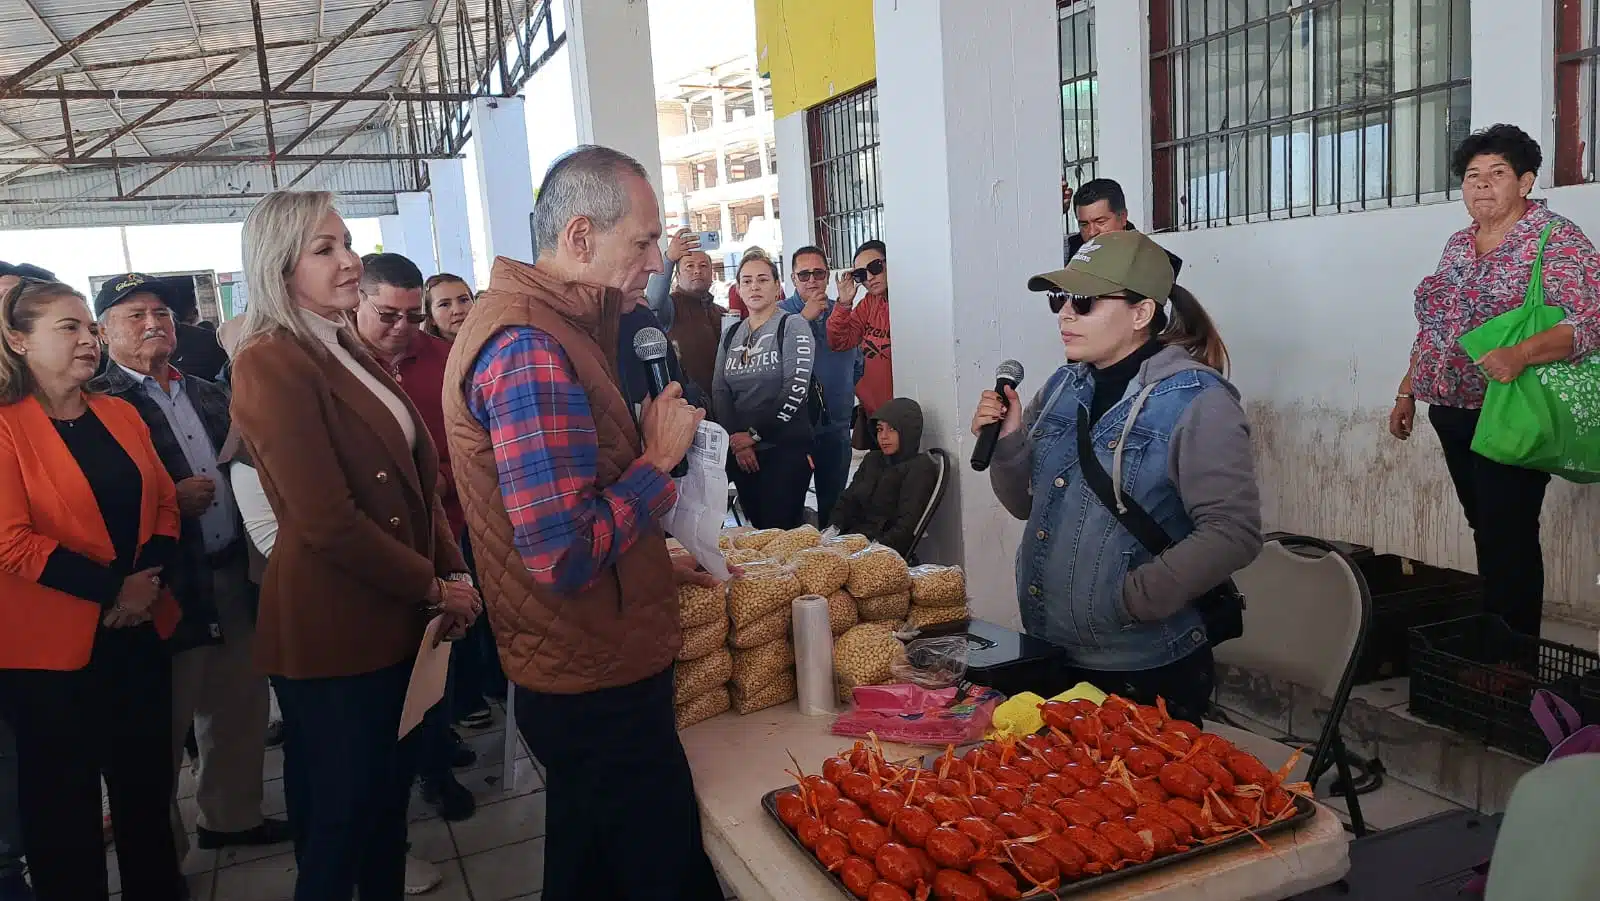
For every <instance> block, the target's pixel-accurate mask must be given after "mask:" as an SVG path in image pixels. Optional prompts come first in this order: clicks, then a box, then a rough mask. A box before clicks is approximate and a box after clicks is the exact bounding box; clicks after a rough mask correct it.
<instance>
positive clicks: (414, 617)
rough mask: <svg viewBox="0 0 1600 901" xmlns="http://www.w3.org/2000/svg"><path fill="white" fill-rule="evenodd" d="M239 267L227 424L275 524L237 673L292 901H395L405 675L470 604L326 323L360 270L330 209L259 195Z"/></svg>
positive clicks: (390, 428) (426, 505)
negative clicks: (275, 814)
mask: <svg viewBox="0 0 1600 901" xmlns="http://www.w3.org/2000/svg"><path fill="white" fill-rule="evenodd" d="M244 263H245V276H246V278H247V279H248V283H249V286H250V307H249V310H248V312H246V314H245V319H244V325H243V326H242V328H241V333H240V335H239V337H238V352H237V354H236V356H235V358H234V369H233V417H234V422H235V423H236V424H237V425H238V427H239V430H240V433H241V435H242V436H243V441H244V444H245V447H246V448H247V450H248V451H249V454H250V457H251V458H252V459H253V460H254V462H255V465H256V469H257V472H258V473H259V475H260V477H261V484H262V487H263V488H264V489H265V491H266V494H267V498H268V500H269V501H270V502H271V505H272V509H273V511H274V512H275V513H276V514H277V519H278V535H277V539H276V542H275V543H274V546H273V552H272V555H271V557H270V559H269V561H268V563H267V570H266V573H265V575H264V577H263V580H262V586H261V612H260V617H259V623H258V625H257V629H256V659H257V662H258V663H259V664H260V665H261V666H262V668H263V669H264V670H266V672H267V674H268V675H269V676H271V677H272V683H273V687H274V689H275V690H276V692H277V695H278V702H279V706H280V707H281V708H282V709H283V721H284V780H285V785H284V787H285V794H286V796H287V800H288V803H289V820H290V824H291V826H292V827H293V828H294V832H295V858H296V862H297V865H298V867H299V874H298V878H297V882H296V885H295V901H350V899H351V897H352V894H353V893H354V892H355V891H357V890H359V892H360V897H361V899H362V901H398V899H400V898H401V897H402V895H403V891H404V873H405V849H406V808H407V803H408V801H409V797H410V785H411V778H412V768H411V764H410V761H409V760H407V759H406V757H407V755H406V754H405V753H404V752H403V751H402V745H401V743H400V742H399V741H398V733H399V725H400V715H401V709H402V707H403V705H404V701H405V694H406V687H407V683H408V682H409V679H410V673H411V668H412V665H413V663H414V661H415V657H416V653H417V647H418V645H419V643H420V642H421V640H422V635H423V630H424V628H425V626H426V624H427V622H428V620H429V618H430V617H431V616H433V615H443V616H445V617H446V618H447V625H448V626H449V627H450V631H451V633H452V634H459V633H460V632H461V631H464V630H465V628H466V627H467V626H468V625H470V624H471V623H472V621H473V620H474V619H475V618H476V617H477V615H478V612H479V610H480V609H481V606H482V605H481V601H480V600H479V598H478V594H477V592H476V591H475V590H474V589H473V588H472V584H471V581H470V577H468V576H467V575H466V567H465V565H464V564H463V562H462V560H461V554H460V551H459V550H458V549H457V547H456V543H455V539H454V538H453V537H452V536H451V534H450V527H449V525H448V523H447V522H446V520H445V516H444V512H443V510H442V508H441V507H440V504H439V498H438V486H437V479H438V473H439V463H438V453H437V451H436V449H435V448H434V445H433V443H432V441H431V440H430V439H429V437H428V431H427V429H426V427H425V426H424V425H423V423H422V420H421V418H420V417H419V416H418V414H417V410H416V408H415V407H413V406H412V404H411V402H410V401H409V400H407V398H406V395H405V393H404V392H402V391H401V390H400V389H399V387H398V386H397V385H396V384H395V383H394V381H393V380H392V379H391V378H390V377H389V375H388V374H387V373H386V372H385V371H384V370H383V368H382V367H381V366H379V365H378V364H377V363H376V362H374V361H373V359H372V358H371V357H370V356H368V354H367V353H366V351H365V350H363V349H362V346H361V343H360V341H359V339H357V338H356V337H355V335H353V334H352V333H351V332H350V330H349V327H348V325H347V324H346V323H347V317H346V314H347V313H348V312H349V311H350V310H352V309H354V308H355V306H356V304H357V303H358V302H359V298H360V295H359V294H358V292H357V286H358V285H359V284H360V279H361V260H360V257H358V256H357V255H356V254H355V252H354V251H352V250H351V248H350V235H349V232H348V231H347V230H346V228H345V225H344V221H343V220H342V219H341V218H340V217H339V214H338V213H337V212H335V211H334V208H333V197H332V195H330V194H327V193H326V192H291V191H283V192H278V193H275V194H272V195H269V196H268V197H266V198H264V199H262V200H261V202H260V203H258V204H257V205H256V206H255V208H254V209H253V210H252V211H251V213H250V215H249V217H248V218H247V219H246V220H245V225H244Z"/></svg>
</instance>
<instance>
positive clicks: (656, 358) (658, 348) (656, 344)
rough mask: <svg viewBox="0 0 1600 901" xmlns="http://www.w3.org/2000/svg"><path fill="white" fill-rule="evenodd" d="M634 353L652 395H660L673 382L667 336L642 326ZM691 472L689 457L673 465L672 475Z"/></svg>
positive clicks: (675, 476) (635, 338) (678, 475)
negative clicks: (641, 364)
mask: <svg viewBox="0 0 1600 901" xmlns="http://www.w3.org/2000/svg"><path fill="white" fill-rule="evenodd" d="M633 355H634V356H636V357H638V358H639V362H641V363H643V364H644V372H645V378H646V379H647V380H648V381H649V382H650V396H651V397H660V396H661V392H663V391H665V390H667V386H668V385H670V384H672V373H670V372H668V371H667V336H666V335H664V334H662V332H661V329H658V328H642V329H639V330H638V331H637V332H635V333H634V335H633ZM688 474H689V459H688V458H687V457H685V458H684V459H682V460H679V461H678V465H677V466H674V467H672V477H673V478H675V479H681V478H683V477H684V476H686V475H688Z"/></svg>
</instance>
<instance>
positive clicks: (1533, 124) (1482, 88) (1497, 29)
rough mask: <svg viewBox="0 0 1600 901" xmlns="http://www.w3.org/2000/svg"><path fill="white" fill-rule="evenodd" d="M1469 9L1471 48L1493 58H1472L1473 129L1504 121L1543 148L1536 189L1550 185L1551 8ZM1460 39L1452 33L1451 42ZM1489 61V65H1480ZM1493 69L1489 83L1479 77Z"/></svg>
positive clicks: (1489, 3)
mask: <svg viewBox="0 0 1600 901" xmlns="http://www.w3.org/2000/svg"><path fill="white" fill-rule="evenodd" d="M1471 7H1472V24H1471V35H1472V46H1473V47H1475V48H1478V49H1479V50H1481V51H1482V50H1487V48H1489V47H1493V48H1495V50H1494V52H1493V53H1487V52H1484V53H1481V54H1479V53H1474V54H1473V55H1472V61H1473V69H1474V71H1473V75H1474V76H1475V77H1474V78H1473V79H1472V127H1473V129H1475V130H1476V129H1479V128H1488V127H1489V126H1491V125H1496V124H1498V123H1501V122H1509V123H1510V124H1512V125H1515V126H1517V127H1518V128H1521V129H1522V130H1523V131H1526V132H1527V133H1528V134H1530V135H1533V137H1534V138H1535V139H1537V140H1538V141H1539V144H1540V146H1541V147H1542V148H1543V149H1544V153H1545V159H1546V161H1547V162H1546V165H1544V166H1543V167H1541V169H1540V171H1539V185H1540V186H1541V187H1549V186H1551V185H1553V184H1554V183H1555V166H1554V165H1552V164H1550V163H1549V162H1548V161H1549V160H1550V159H1552V158H1553V157H1554V156H1555V147H1556V131H1555V117H1554V116H1552V115H1551V114H1550V111H1551V110H1553V109H1555V108H1556V88H1555V52H1556V48H1555V16H1556V12H1555V4H1553V3H1538V4H1530V3H1526V2H1524V0H1475V2H1474V3H1472V5H1471ZM1464 37H1465V36H1464V35H1462V34H1461V30H1460V29H1457V31H1456V34H1455V35H1454V36H1453V39H1454V40H1455V41H1457V42H1459V41H1461V40H1462V39H1463V38H1464ZM1485 57H1488V58H1489V59H1490V60H1491V62H1489V63H1487V64H1486V63H1485V62H1484V58H1485ZM1489 67H1492V68H1493V70H1494V77H1493V78H1483V77H1481V73H1482V72H1483V70H1484V69H1485V68H1489Z"/></svg>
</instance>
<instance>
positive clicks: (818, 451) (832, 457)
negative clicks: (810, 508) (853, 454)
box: [811, 429, 850, 526]
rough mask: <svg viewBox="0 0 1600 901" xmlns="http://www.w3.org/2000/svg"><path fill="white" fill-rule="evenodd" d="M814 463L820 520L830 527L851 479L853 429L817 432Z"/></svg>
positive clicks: (813, 453)
mask: <svg viewBox="0 0 1600 901" xmlns="http://www.w3.org/2000/svg"><path fill="white" fill-rule="evenodd" d="M811 465H812V466H813V467H815V470H816V471H815V472H814V473H813V474H812V475H813V478H815V479H816V481H817V522H818V523H821V524H822V525H824V526H826V525H827V524H828V519H829V517H831V516H832V515H833V506H834V505H835V504H837V503H839V495H841V494H844V488H845V484H846V483H847V482H848V481H849V479H850V430H849V429H845V430H842V431H840V430H834V431H831V432H818V433H817V434H816V435H813V436H812V438H811Z"/></svg>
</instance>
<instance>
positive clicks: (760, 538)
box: [733, 529, 783, 551]
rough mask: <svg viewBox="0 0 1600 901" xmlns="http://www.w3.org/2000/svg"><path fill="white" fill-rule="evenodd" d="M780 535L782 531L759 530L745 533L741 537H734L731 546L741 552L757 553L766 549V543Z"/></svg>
mask: <svg viewBox="0 0 1600 901" xmlns="http://www.w3.org/2000/svg"><path fill="white" fill-rule="evenodd" d="M782 534H783V530H782V529H761V530H759V531H756V532H746V533H744V534H743V535H735V536H734V538H733V546H734V548H735V549H736V550H741V551H759V550H761V549H762V548H764V547H766V546H767V543H768V542H770V541H772V539H774V538H777V537H778V536H779V535H782Z"/></svg>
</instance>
